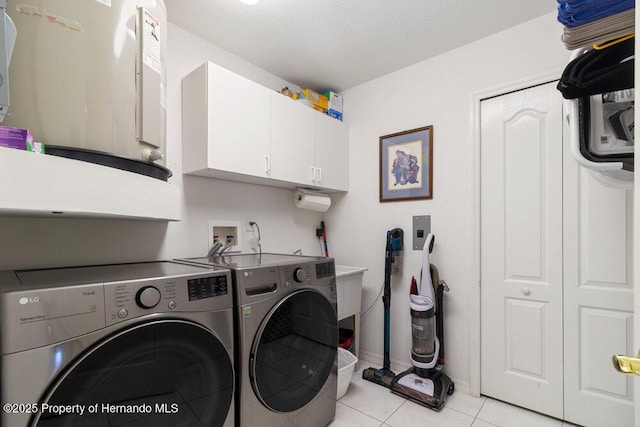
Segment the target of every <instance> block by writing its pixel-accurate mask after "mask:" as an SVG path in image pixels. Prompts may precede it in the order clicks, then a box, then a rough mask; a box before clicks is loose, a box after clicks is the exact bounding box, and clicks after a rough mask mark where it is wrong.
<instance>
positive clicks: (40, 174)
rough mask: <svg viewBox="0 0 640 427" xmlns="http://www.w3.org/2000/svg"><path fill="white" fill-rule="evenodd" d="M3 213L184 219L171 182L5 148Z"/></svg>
mask: <svg viewBox="0 0 640 427" xmlns="http://www.w3.org/2000/svg"><path fill="white" fill-rule="evenodd" d="M0 182H1V183H2V184H0V215H4V216H16V215H20V216H48V217H63V218H135V219H150V220H165V221H178V220H180V212H181V211H180V192H179V191H178V189H177V188H176V187H175V186H174V185H172V184H170V183H168V182H165V181H162V180H159V179H155V178H150V177H147V176H144V175H140V174H136V173H132V172H127V171H122V170H119V169H114V168H110V167H106V166H100V165H96V164H93V163H88V162H83V161H79V160H72V159H66V158H62V157H54V156H47V155H42V154H35V153H30V152H26V151H21V150H14V149H10V148H4V147H0Z"/></svg>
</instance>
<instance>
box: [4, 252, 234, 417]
mask: <svg viewBox="0 0 640 427" xmlns="http://www.w3.org/2000/svg"><path fill="white" fill-rule="evenodd" d="M0 350H1V352H0V353H1V355H0V366H1V371H0V387H1V388H0V398H1V403H2V405H3V406H2V413H1V414H0V425H2V426H4V427H18V426H19V427H24V426H47V427H48V426H65V427H66V426H91V427H100V426H121V425H122V426H154V427H156V426H171V427H173V426H178V425H181V426H182V425H184V426H207V427H209V426H225V427H231V426H233V425H234V424H235V406H234V378H235V373H234V364H233V359H234V341H233V297H232V290H231V277H230V272H229V270H226V269H205V268H202V267H197V266H189V265H184V264H180V263H174V262H164V261H162V262H149V263H136V264H120V265H108V266H107V265H105V266H92V267H77V268H60V269H48V270H30V271H2V272H0Z"/></svg>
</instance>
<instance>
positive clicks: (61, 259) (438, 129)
mask: <svg viewBox="0 0 640 427" xmlns="http://www.w3.org/2000/svg"><path fill="white" fill-rule="evenodd" d="M560 32H561V27H560V25H559V24H557V23H556V22H555V13H550V14H549V15H546V16H544V17H541V18H539V19H536V20H533V21H530V22H528V23H525V24H522V25H519V26H517V27H514V28H512V29H510V30H507V31H505V32H502V33H499V34H496V35H494V36H491V37H488V38H486V39H482V40H479V41H478V42H475V43H473V44H470V45H468V46H464V47H462V48H459V49H456V50H454V51H451V52H448V53H446V54H443V55H440V56H438V57H436V58H433V59H431V60H428V61H424V62H421V63H419V64H417V65H414V66H411V67H408V68H405V69H403V70H400V71H398V72H396V73H393V74H390V75H387V76H385V77H382V78H379V79H376V80H374V81H371V82H368V83H366V84H363V85H361V86H358V87H356V88H353V89H351V90H348V91H346V92H345V93H344V98H345V120H346V121H347V122H348V123H349V125H350V151H351V152H350V159H351V160H350V191H349V192H348V193H347V194H344V195H333V196H332V198H333V206H332V208H331V209H330V210H329V211H328V212H327V213H326V214H324V218H325V220H326V223H327V230H328V235H329V250H330V252H331V255H332V256H334V257H336V259H337V262H338V263H340V264H345V265H354V266H361V267H367V268H368V269H369V271H367V272H366V273H365V276H364V278H365V289H364V294H363V300H362V303H363V309H364V308H366V307H368V306H370V305H371V304H373V303H375V304H376V305H375V308H374V310H372V312H371V314H370V315H368V316H365V317H364V319H363V323H362V341H361V346H362V350H363V354H362V355H367V356H369V357H376V356H377V357H380V360H381V356H382V304H381V303H380V301H379V299H377V296H378V291H379V290H380V287H381V285H382V282H383V276H384V241H385V232H386V230H388V229H391V228H394V227H401V228H403V229H404V230H405V233H406V237H407V243H406V248H405V257H404V274H403V276H401V277H394V279H393V282H392V288H393V298H392V323H391V327H392V345H391V352H392V354H391V356H392V360H393V361H394V362H397V363H399V364H401V365H404V366H406V365H407V364H408V362H409V351H410V342H411V341H410V340H411V335H410V320H409V317H408V304H407V298H406V296H407V294H408V286H409V280H410V278H411V276H412V275H415V276H418V275H419V273H420V253H419V251H412V250H411V249H410V240H409V238H410V234H411V221H412V216H413V215H425V214H428V215H431V218H432V229H433V231H434V233H435V234H436V236H437V239H436V248H435V251H434V254H433V258H432V261H433V262H434V263H435V264H436V265H438V267H439V269H440V271H441V276H442V278H444V279H445V280H447V282H448V283H449V285H450V287H451V289H452V291H451V293H449V294H448V295H446V301H445V306H446V311H447V314H446V324H445V329H446V347H447V372H448V373H449V374H451V376H452V377H453V378H454V379H455V380H456V382H457V387H458V388H461V389H464V388H465V387H467V386H468V383H469V378H470V372H469V361H470V358H469V351H470V349H469V317H468V313H469V308H470V307H471V306H472V305H474V304H475V305H477V304H478V303H479V302H478V301H471V300H470V299H469V298H468V294H469V291H470V289H471V287H472V286H475V285H474V284H473V283H471V282H472V271H471V270H472V258H473V244H472V243H473V242H472V236H471V232H472V213H471V211H472V207H473V204H472V202H473V182H472V172H471V167H472V153H473V150H472V148H473V147H472V142H471V141H472V116H471V104H472V102H471V101H472V97H473V94H474V93H477V92H478V91H484V90H486V89H487V88H491V87H495V86H500V85H504V84H506V83H509V82H513V81H515V80H520V79H523V78H526V77H529V76H533V75H538V74H540V73H543V72H548V71H549V70H558V73H559V72H560V71H561V69H562V68H563V67H564V65H565V63H566V60H567V58H568V54H567V52H566V51H565V50H564V49H563V48H562V45H561V43H560V40H559V35H560ZM168 37H169V52H168V62H169V64H168V93H167V105H168V132H167V134H168V138H167V161H168V167H169V168H170V169H171V170H172V171H173V173H174V176H173V178H171V182H173V183H174V184H175V185H176V186H178V187H179V188H180V190H181V192H182V196H183V198H182V203H183V206H182V212H183V216H182V218H183V219H182V221H181V222H177V223H168V224H167V223H164V222H146V221H126V220H121V221H115V220H111V221H109V220H73V219H36V218H0V269H12V268H39V267H50V266H65V265H81V264H93V263H108V262H124V261H143V260H155V259H168V258H174V257H186V256H198V255H202V254H204V253H205V252H206V250H207V236H206V230H207V221H208V219H209V218H216V219H221V220H238V221H241V222H244V219H245V217H246V215H247V213H249V214H250V215H252V216H253V218H254V219H255V220H256V221H257V222H258V223H259V225H260V228H261V231H262V241H263V250H264V251H273V252H292V251H294V250H295V249H298V248H301V249H303V251H304V253H305V254H319V253H320V249H319V247H318V244H317V240H316V238H315V234H314V229H315V228H316V227H317V226H318V224H319V222H320V220H321V219H323V215H322V214H318V213H314V212H309V211H301V210H298V209H296V208H295V207H294V205H293V202H292V191H291V190H285V189H278V188H271V187H263V186H256V185H250V184H240V183H232V182H227V181H220V180H214V179H207V178H199V177H191V176H185V177H183V176H182V173H181V170H182V166H181V161H182V148H181V102H180V79H181V78H182V77H183V76H184V75H185V74H187V73H188V72H189V71H191V70H192V69H194V68H196V67H197V66H199V65H200V64H201V63H202V62H204V61H205V60H212V61H214V62H216V63H218V64H220V65H222V66H225V67H227V68H230V69H232V70H234V71H236V72H238V73H240V74H243V75H245V76H247V77H249V78H251V79H253V80H256V81H258V82H260V83H261V84H264V85H265V86H268V87H270V88H272V89H274V90H276V89H279V88H280V87H281V86H283V85H286V82H284V81H282V80H281V79H279V78H277V77H276V76H273V75H270V74H269V73H267V72H265V71H264V70H262V69H260V68H257V67H255V66H253V65H251V64H249V63H247V62H246V61H244V60H242V59H240V58H238V57H234V56H233V55H231V54H229V53H228V52H225V51H222V50H220V49H218V48H216V47H215V46H213V45H211V44H208V43H206V42H204V41H203V40H201V39H199V38H197V37H195V36H193V35H191V34H189V33H187V32H185V31H183V30H182V29H180V28H178V27H176V26H174V25H169V32H168ZM435 42H437V40H436V41H434V43H435ZM425 125H433V126H434V175H433V176H434V198H433V200H429V201H412V202H396V203H385V204H381V203H379V202H378V180H379V173H378V149H379V144H378V137H379V136H380V135H385V134H389V133H393V132H398V131H402V130H407V129H412V128H416V127H421V126H425ZM79 179H81V177H79ZM114 203H117V201H114ZM241 237H243V238H244V240H245V242H244V244H245V248H247V247H248V246H247V245H246V243H247V242H246V239H247V238H248V237H251V236H250V235H249V234H248V233H246V232H244V231H243V235H241Z"/></svg>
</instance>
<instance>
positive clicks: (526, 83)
mask: <svg viewBox="0 0 640 427" xmlns="http://www.w3.org/2000/svg"><path fill="white" fill-rule="evenodd" d="M561 75H562V70H561V69H556V70H552V71H548V72H545V73H541V74H537V75H534V76H531V77H526V78H523V79H519V80H515V81H512V82H510V83H506V84H503V85H499V86H494V87H491V88H488V89H484V90H481V91H478V92H474V93H472V94H471V100H470V102H471V109H470V110H471V125H472V132H473V135H472V138H470V141H471V144H472V146H471V152H472V156H471V165H470V170H471V176H470V179H471V182H470V186H471V188H472V203H473V206H472V209H471V239H472V241H471V248H472V256H471V258H472V265H471V291H470V293H469V301H470V303H469V305H470V306H469V394H470V395H471V396H475V397H479V396H480V380H481V378H480V359H481V354H480V345H481V341H480V340H481V335H480V331H481V325H480V310H481V302H480V273H481V272H480V238H481V236H480V143H481V140H480V130H481V129H480V119H481V118H480V102H481V101H483V100H485V99H489V98H495V97H497V96H501V95H506V94H508V93H511V92H516V91H519V90H523V89H527V88H529V87H532V86H539V85H542V84H545V83H550V82H552V81H555V80H558V79H559V78H560V76H561Z"/></svg>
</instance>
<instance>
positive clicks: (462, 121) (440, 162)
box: [327, 13, 569, 389]
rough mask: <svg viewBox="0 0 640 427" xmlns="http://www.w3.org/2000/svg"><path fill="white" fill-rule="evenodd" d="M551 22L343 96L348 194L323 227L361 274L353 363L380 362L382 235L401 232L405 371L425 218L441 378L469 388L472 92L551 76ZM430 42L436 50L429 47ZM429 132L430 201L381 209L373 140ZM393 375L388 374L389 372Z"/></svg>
mask: <svg viewBox="0 0 640 427" xmlns="http://www.w3.org/2000/svg"><path fill="white" fill-rule="evenodd" d="M561 28H562V27H561V26H560V24H558V23H557V22H556V20H555V13H550V14H548V15H545V16H543V17H541V18H538V19H535V20H533V21H530V22H527V23H524V24H522V25H519V26H517V27H514V28H511V29H509V30H506V31H504V32H502V33H499V34H496V35H493V36H491V37H488V38H485V39H482V40H479V41H477V42H474V43H472V44H469V45H467V46H464V47H461V48H459V49H456V50H453V51H450V52H447V53H445V54H442V55H440V56H437V57H435V58H432V59H430V60H427V61H424V62H421V63H419V64H416V65H414V66H411V67H408V68H405V69H403V70H400V71H398V72H395V73H392V74H389V75H387V76H384V77H381V78H379V79H376V80H373V81H371V82H368V83H365V84H363V85H361V86H358V87H355V88H352V89H350V90H347V91H346V92H344V93H343V95H344V100H345V101H344V103H345V120H347V121H348V122H349V125H350V159H351V160H350V171H351V173H350V189H349V192H348V193H347V194H346V195H343V196H341V197H336V198H334V205H333V206H332V208H331V210H330V211H329V212H328V216H327V224H328V226H330V227H331V228H332V231H333V235H332V239H331V240H332V244H333V247H334V248H335V249H334V254H333V255H334V256H335V257H336V258H337V259H339V260H340V263H342V264H347V265H354V266H361V267H367V268H368V269H369V270H368V271H367V272H366V273H365V276H364V277H365V288H364V291H363V298H362V305H363V310H364V309H365V308H366V307H369V306H370V305H371V304H372V303H373V302H374V301H375V303H376V306H375V308H374V309H373V310H372V311H371V313H370V314H369V315H368V316H366V317H365V318H364V319H363V320H362V337H361V351H362V353H361V355H362V356H367V357H369V358H370V359H375V358H378V360H379V361H381V357H382V349H383V341H382V336H383V309H382V302H381V301H380V300H379V299H377V300H376V297H377V296H378V293H379V291H380V288H381V286H382V283H383V279H384V244H385V233H386V230H389V229H391V228H394V227H401V228H402V229H403V230H404V232H405V251H404V273H403V275H402V276H399V277H396V276H393V278H392V300H391V301H392V308H391V331H392V332H391V335H392V336H391V347H390V348H391V359H392V365H393V363H394V362H395V363H396V364H397V365H399V366H396V368H398V369H399V368H400V367H402V368H404V367H406V366H408V363H409V354H410V349H411V328H410V317H409V308H408V298H407V295H408V290H409V282H410V279H411V276H416V279H419V275H420V268H421V266H420V262H421V252H420V251H413V250H412V249H411V232H412V230H411V227H412V217H413V216H414V215H431V226H432V231H433V233H434V234H435V235H436V245H435V249H434V253H433V254H432V258H431V262H433V263H434V264H436V265H437V266H438V268H439V270H440V275H441V278H442V279H445V280H446V281H447V283H448V284H449V286H450V288H451V292H450V293H449V294H446V296H445V312H446V316H445V331H446V332H445V338H446V340H445V341H446V359H447V367H446V371H447V372H448V373H449V374H450V375H451V376H452V377H453V378H454V380H455V381H456V387H457V388H461V389H465V388H468V386H469V381H470V368H469V365H470V356H469V352H470V347H469V340H470V336H469V323H470V318H469V311H470V307H472V306H473V305H476V306H477V305H478V304H479V301H477V300H470V298H469V293H470V291H471V289H472V287H473V286H477V284H475V283H472V279H473V272H472V268H473V251H474V248H473V239H472V225H473V221H472V220H473V214H472V210H473V197H474V193H473V188H474V187H473V185H474V183H473V176H472V166H473V163H472V161H473V159H472V157H473V145H472V144H473V142H472V141H473V122H472V120H473V117H472V113H473V110H472V99H473V95H474V94H475V93H478V92H482V91H486V90H487V89H489V88H494V87H496V86H503V85H506V84H508V83H510V82H514V81H517V80H521V79H525V78H527V77H530V76H535V75H539V74H541V73H545V72H549V71H554V70H557V71H558V76H559V74H560V72H561V71H562V69H563V68H564V65H566V62H567V59H568V56H569V55H568V53H567V51H566V50H565V49H564V47H563V45H562V44H561V42H560V34H561ZM435 42H437V41H434V43H435ZM426 125H433V126H434V148H433V156H434V166H433V169H434V171H433V199H432V200H422V201H408V202H393V203H379V201H378V199H379V194H378V192H379V189H378V188H379V187H378V186H379V163H378V152H379V140H378V138H379V136H381V135H386V134H390V133H394V132H399V131H403V130H408V129H413V128H417V127H422V126H426ZM392 367H393V366H392Z"/></svg>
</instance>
